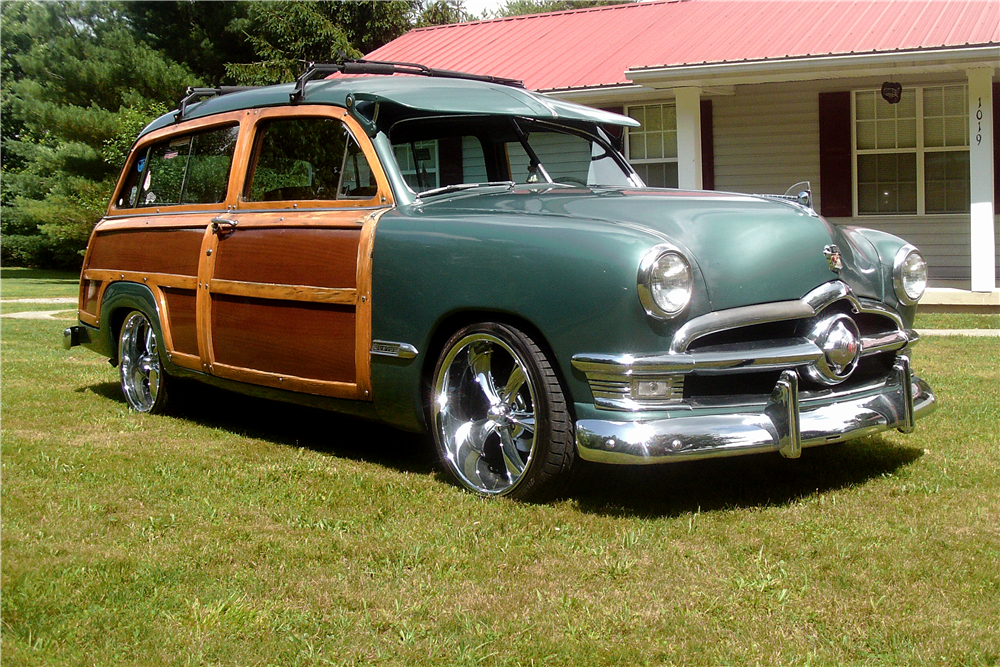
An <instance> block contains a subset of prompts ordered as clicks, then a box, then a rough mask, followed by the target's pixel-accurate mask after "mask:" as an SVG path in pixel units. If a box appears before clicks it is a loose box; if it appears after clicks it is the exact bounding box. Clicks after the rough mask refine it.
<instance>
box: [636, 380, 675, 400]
mask: <svg viewBox="0 0 1000 667" xmlns="http://www.w3.org/2000/svg"><path fill="white" fill-rule="evenodd" d="M632 392H633V396H634V397H635V398H669V397H670V395H671V393H672V392H673V383H671V382H669V381H666V380H638V381H637V382H636V383H635V384H634V385H633V386H632Z"/></svg>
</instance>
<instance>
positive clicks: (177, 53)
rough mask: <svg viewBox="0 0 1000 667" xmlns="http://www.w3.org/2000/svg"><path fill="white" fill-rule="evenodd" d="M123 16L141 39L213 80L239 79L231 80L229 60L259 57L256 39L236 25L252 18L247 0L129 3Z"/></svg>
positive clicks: (212, 82)
mask: <svg viewBox="0 0 1000 667" xmlns="http://www.w3.org/2000/svg"><path fill="white" fill-rule="evenodd" d="M122 14H123V16H124V18H125V19H126V20H127V22H128V24H129V26H130V29H131V30H132V32H133V34H134V35H135V37H136V39H138V40H141V41H143V42H145V43H146V44H148V45H149V46H151V47H152V48H154V49H156V50H157V51H160V52H161V53H163V54H164V55H165V56H166V57H167V58H169V59H170V60H173V61H174V62H176V63H180V64H182V65H185V66H186V67H187V68H188V69H189V70H191V71H192V72H193V73H194V74H195V75H196V76H198V77H199V78H201V79H203V80H204V81H206V82H207V83H210V84H228V83H233V81H229V80H227V79H226V63H233V62H236V63H245V62H250V61H252V60H253V59H254V49H253V46H252V45H251V44H250V42H249V41H248V40H247V39H246V38H245V36H244V35H243V34H242V33H240V32H239V31H238V30H234V29H232V28H230V26H231V25H232V24H234V22H238V21H240V20H244V19H246V16H247V3H246V2H195V1H194V0H179V1H174V2H148V1H143V2H123V3H122Z"/></svg>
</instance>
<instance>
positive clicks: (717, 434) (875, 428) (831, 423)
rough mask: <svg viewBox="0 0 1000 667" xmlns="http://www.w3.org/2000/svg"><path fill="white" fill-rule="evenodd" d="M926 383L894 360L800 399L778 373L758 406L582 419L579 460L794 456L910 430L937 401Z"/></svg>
mask: <svg viewBox="0 0 1000 667" xmlns="http://www.w3.org/2000/svg"><path fill="white" fill-rule="evenodd" d="M935 404H936V398H935V397H934V393H933V392H932V391H931V388H930V386H928V384H927V383H926V382H924V381H923V380H921V379H920V378H919V377H917V376H914V375H913V374H912V373H911V372H910V363H909V359H907V358H906V357H905V356H900V357H899V358H897V360H896V363H895V365H894V366H893V371H892V373H891V374H890V375H889V377H888V378H886V379H885V380H883V381H880V382H879V383H874V384H872V385H868V386H865V387H860V388H856V389H853V390H851V391H849V392H844V393H842V394H837V393H836V392H832V391H831V392H828V393H824V394H823V395H818V396H815V397H804V398H803V397H800V395H799V390H798V377H797V375H796V374H795V372H793V371H785V372H783V373H782V374H781V377H780V379H779V380H778V383H777V385H776V386H775V388H774V392H773V393H772V394H771V397H770V399H769V400H768V401H767V403H766V405H764V406H763V407H762V408H757V409H755V408H752V407H750V408H748V409H747V410H744V411H737V412H727V413H723V414H711V415H704V414H701V415H698V414H692V415H685V416H679V417H676V418H668V419H657V420H646V421H612V420H604V419H582V420H580V421H578V422H577V424H576V444H577V452H578V453H579V455H580V458H582V459H584V460H587V461H594V462H598V463H619V464H636V463H664V462H667V461H687V460H695V459H705V458H715V457H722V456H736V455H740V454H753V453H759V452H772V451H778V452H780V453H781V454H782V455H783V456H786V457H788V458H797V457H798V456H799V455H800V454H801V452H802V448H803V447H812V446H816V445H825V444H829V443H834V442H841V441H844V440H850V439H853V438H859V437H863V436H866V435H871V434H873V433H878V432H880V431H885V430H888V429H891V428H897V429H899V430H900V431H903V432H904V433H909V432H911V431H912V430H913V423H914V420H915V419H917V418H918V417H923V416H925V415H927V414H930V413H931V412H932V411H933V410H934V408H935V407H936V405H935Z"/></svg>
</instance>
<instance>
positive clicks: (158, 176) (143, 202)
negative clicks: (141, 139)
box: [115, 124, 239, 208]
mask: <svg viewBox="0 0 1000 667" xmlns="http://www.w3.org/2000/svg"><path fill="white" fill-rule="evenodd" d="M238 135H239V127H238V126H237V125H235V124H234V125H227V126H225V127H216V128H212V129H210V130H204V131H201V132H193V133H190V134H184V135H178V136H173V137H170V138H169V139H165V140H163V141H160V142H157V143H155V144H153V145H151V146H149V147H148V148H146V149H143V150H141V151H140V152H138V153H136V154H135V155H134V157H133V160H132V162H131V163H130V164H129V166H128V174H127V176H126V179H125V182H124V183H123V185H122V188H121V190H120V192H119V193H118V196H117V197H116V198H115V208H144V207H151V206H157V207H159V206H172V205H181V204H218V203H220V202H223V201H225V199H226V191H227V190H228V188H229V175H230V171H231V168H232V164H233V152H234V151H235V149H236V139H237V136H238Z"/></svg>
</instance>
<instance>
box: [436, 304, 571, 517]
mask: <svg viewBox="0 0 1000 667" xmlns="http://www.w3.org/2000/svg"><path fill="white" fill-rule="evenodd" d="M428 413H429V423H430V425H431V432H432V435H433V438H434V442H435V444H436V446H437V451H438V455H439V457H440V459H441V463H442V464H443V466H444V468H445V469H446V470H447V471H448V473H449V474H450V475H451V477H452V478H453V479H454V480H455V481H456V482H457V483H458V484H459V485H461V486H463V487H465V488H466V489H468V490H470V491H473V492H474V493H478V494H480V495H483V496H508V497H510V498H514V499H516V500H522V501H528V502H545V501H547V500H550V499H552V498H553V497H555V496H556V495H558V494H559V493H560V492H562V490H563V489H564V488H565V485H566V483H567V482H568V480H569V476H570V473H571V469H572V467H573V462H574V459H575V456H576V448H575V443H574V429H573V420H572V417H571V415H570V413H569V409H568V407H567V404H566V398H565V395H564V392H563V389H562V386H561V385H560V383H559V378H558V377H557V376H556V373H555V371H554V370H553V369H552V365H551V364H550V363H549V361H548V359H546V357H545V354H544V353H543V352H542V350H541V349H540V348H539V347H538V345H537V344H535V342H534V341H533V340H531V338H529V337H528V336H527V335H525V334H524V333H523V332H521V331H520V330H518V329H516V328H514V327H512V326H509V325H506V324H499V323H495V322H484V323H480V324H472V325H469V326H466V327H463V328H462V329H460V330H459V331H457V332H455V334H454V335H453V336H452V337H451V338H449V339H448V342H447V343H445V345H444V348H443V349H442V351H441V355H440V356H439V357H438V361H437V364H436V365H435V367H434V375H433V376H432V378H431V396H430V397H429V400H428Z"/></svg>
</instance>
